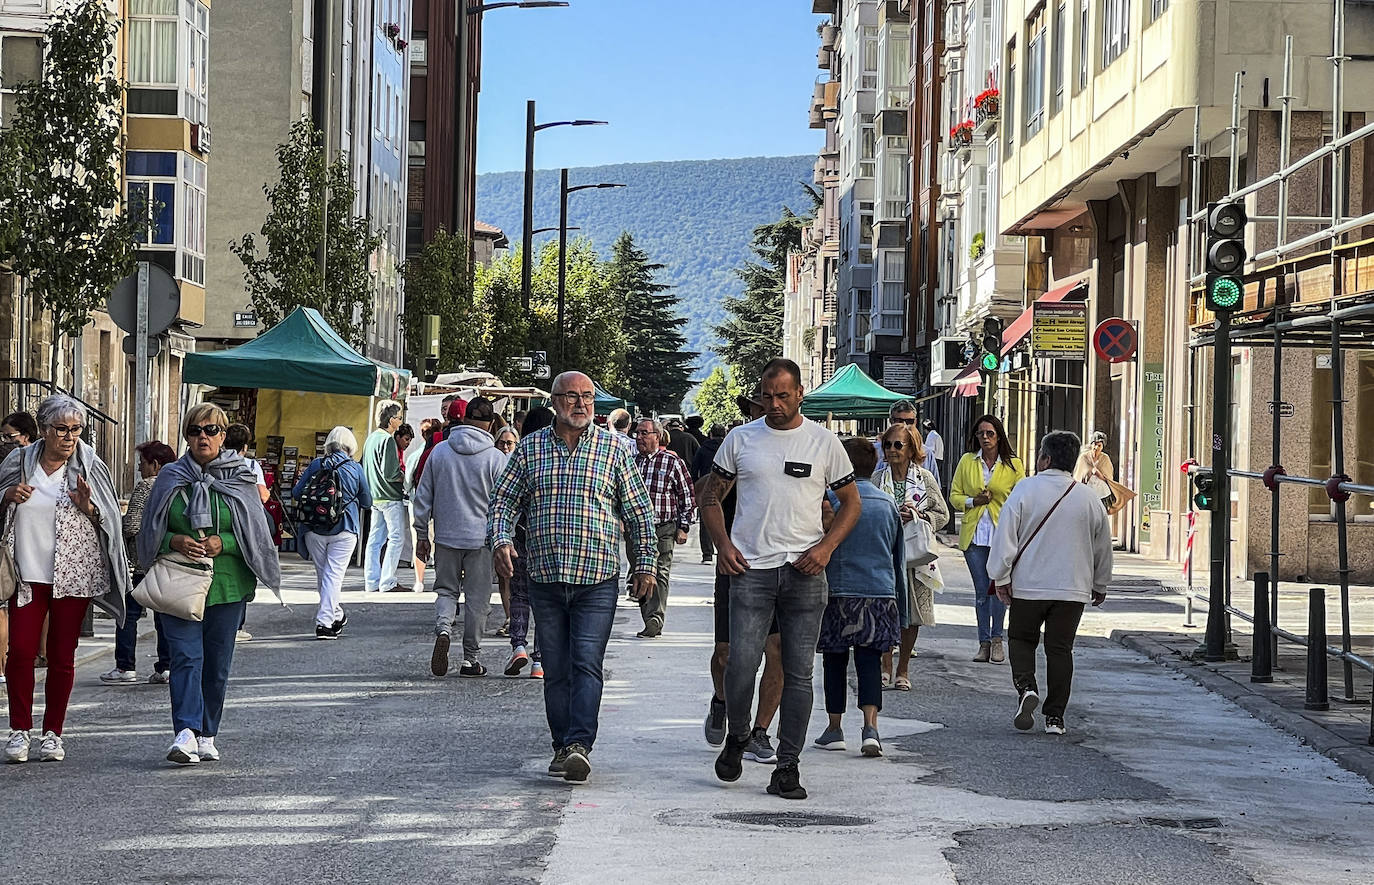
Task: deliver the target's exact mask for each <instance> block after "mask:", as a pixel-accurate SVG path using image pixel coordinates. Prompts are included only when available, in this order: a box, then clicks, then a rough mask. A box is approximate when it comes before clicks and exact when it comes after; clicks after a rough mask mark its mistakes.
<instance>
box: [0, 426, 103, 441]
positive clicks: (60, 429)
mask: <svg viewBox="0 0 1374 885" xmlns="http://www.w3.org/2000/svg"><path fill="white" fill-rule="evenodd" d="M48 429H49V430H51V431H52V432H53V433H55V434H57V435H58V436H80V435H81V431H83V430H85V429H86V428H84V427H82V426H81V425H80V424H73V425H72V426H70V427H68V426H66V425H65V424H49V425H48ZM5 439H11V437H10V435H9V434H8V433H7V434H5ZM13 439H18V436H17V435H16V436H15V437H13Z"/></svg>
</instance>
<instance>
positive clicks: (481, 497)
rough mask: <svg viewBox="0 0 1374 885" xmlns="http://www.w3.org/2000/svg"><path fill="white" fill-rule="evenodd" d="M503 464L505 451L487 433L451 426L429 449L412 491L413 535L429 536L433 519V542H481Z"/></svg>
mask: <svg viewBox="0 0 1374 885" xmlns="http://www.w3.org/2000/svg"><path fill="white" fill-rule="evenodd" d="M505 469H506V456H505V455H504V454H502V453H501V451H500V450H499V449H497V448H496V444H495V442H494V441H493V440H492V437H491V434H490V433H487V432H486V431H485V430H482V429H480V428H477V427H472V426H470V425H467V424H462V425H459V426H458V427H455V428H453V431H452V432H451V433H450V434H449V437H448V439H446V440H444V441H443V442H442V443H440V444H439V445H437V446H435V447H434V451H433V452H431V453H430V456H429V460H428V461H427V462H426V463H425V472H424V473H423V474H421V475H420V484H419V485H418V486H416V487H415V492H414V493H413V494H412V495H411V499H410V502H411V510H412V512H413V522H414V525H415V536H416V538H417V539H419V540H427V539H428V538H429V523H430V520H431V519H432V520H433V521H434V541H435V543H437V544H443V545H444V546H445V547H454V548H457V549H459V550H476V549H478V548H479V547H482V546H484V545H485V544H486V536H487V506H488V502H489V501H490V499H491V488H492V486H494V485H496V478H497V477H498V476H500V475H501V471H502V470H505Z"/></svg>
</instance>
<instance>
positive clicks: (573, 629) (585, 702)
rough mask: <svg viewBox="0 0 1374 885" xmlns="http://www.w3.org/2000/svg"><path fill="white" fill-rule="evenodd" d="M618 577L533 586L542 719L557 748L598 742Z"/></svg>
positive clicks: (531, 600)
mask: <svg viewBox="0 0 1374 885" xmlns="http://www.w3.org/2000/svg"><path fill="white" fill-rule="evenodd" d="M619 593H620V576H619V575H617V576H614V577H611V578H608V579H606V580H604V581H602V582H600V583H598V584H564V583H551V584H543V583H540V582H539V581H534V580H531V581H530V607H531V608H532V609H534V633H535V638H536V641H537V642H538V643H539V651H540V654H541V655H542V656H543V658H544V665H545V667H546V670H545V676H544V713H545V715H546V716H547V717H548V720H549V734H550V736H551V738H552V740H553V748H554V749H555V750H561V749H563V748H564V747H570V746H572V745H573V744H581V745H582V746H584V747H586V748H587V749H588V750H590V749H591V748H592V744H593V743H594V742H595V741H596V728H597V719H598V717H599V716H600V714H601V687H602V685H603V683H604V682H605V675H604V673H603V670H602V663H603V662H604V660H605V658H606V643H607V642H609V641H610V638H611V625H612V624H614V623H615V603H616V597H617V596H618V595H619Z"/></svg>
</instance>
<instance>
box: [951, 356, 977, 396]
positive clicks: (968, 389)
mask: <svg viewBox="0 0 1374 885" xmlns="http://www.w3.org/2000/svg"><path fill="white" fill-rule="evenodd" d="M982 386H983V373H982V372H980V371H979V370H978V364H977V363H969V364H968V365H967V366H965V367H964V371H962V372H960V373H959V374H958V375H955V376H954V385H953V387H952V390H953V391H954V395H955V396H977V395H978V389H979V388H980V387H982Z"/></svg>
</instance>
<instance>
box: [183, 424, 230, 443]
mask: <svg viewBox="0 0 1374 885" xmlns="http://www.w3.org/2000/svg"><path fill="white" fill-rule="evenodd" d="M223 430H224V428H223V427H220V426H219V425H218V424H188V425H186V438H187V439H195V438H196V437H198V436H200V435H201V434H202V433H203V434H205V435H206V436H219V435H220V433H221V432H222V431H223Z"/></svg>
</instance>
